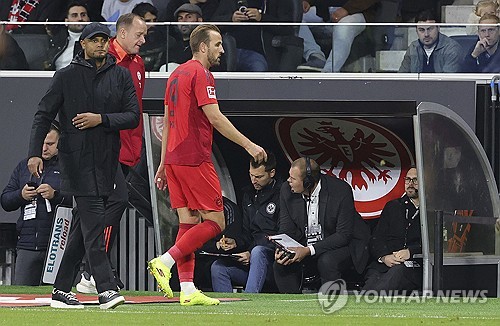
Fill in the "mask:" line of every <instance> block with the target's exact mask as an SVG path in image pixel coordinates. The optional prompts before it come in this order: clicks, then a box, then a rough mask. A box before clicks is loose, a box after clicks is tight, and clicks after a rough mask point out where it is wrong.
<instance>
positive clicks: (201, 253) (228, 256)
mask: <svg viewBox="0 0 500 326" xmlns="http://www.w3.org/2000/svg"><path fill="white" fill-rule="evenodd" d="M199 254H200V255H205V256H212V257H220V258H231V259H236V260H238V259H240V258H241V257H240V256H238V255H237V254H225V253H215V252H207V251H200V252H199Z"/></svg>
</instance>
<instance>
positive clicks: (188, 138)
mask: <svg viewBox="0 0 500 326" xmlns="http://www.w3.org/2000/svg"><path fill="white" fill-rule="evenodd" d="M207 104H217V97H216V95H215V81H214V76H213V75H212V73H211V72H210V71H209V70H208V69H205V68H204V67H203V65H202V64H201V63H200V62H199V61H197V60H189V61H187V62H186V63H183V64H182V65H180V66H179V67H177V69H175V70H174V72H172V74H171V75H170V78H169V79H168V82H167V89H166V92H165V105H167V106H168V111H169V112H168V122H169V132H168V140H167V153H166V155H165V164H175V165H190V166H198V165H200V164H201V163H202V162H212V159H211V155H212V134H213V127H212V124H211V123H210V121H208V118H207V116H206V115H205V113H204V112H203V110H202V106H204V105H207Z"/></svg>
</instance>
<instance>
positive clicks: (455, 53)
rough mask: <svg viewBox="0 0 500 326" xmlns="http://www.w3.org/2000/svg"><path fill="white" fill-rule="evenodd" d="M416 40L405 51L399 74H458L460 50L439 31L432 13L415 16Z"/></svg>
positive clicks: (456, 44)
mask: <svg viewBox="0 0 500 326" xmlns="http://www.w3.org/2000/svg"><path fill="white" fill-rule="evenodd" d="M415 22H416V23H417V24H418V25H417V27H416V29H417V35H418V40H416V41H413V42H412V43H411V44H410V46H409V47H408V50H406V53H405V56H404V58H403V61H402V62H401V66H400V67H399V72H413V73H421V72H436V73H452V72H459V71H460V65H461V63H462V54H461V53H462V48H461V46H460V44H458V42H457V41H455V40H453V39H451V38H449V37H448V36H446V35H444V34H442V33H441V32H440V31H439V26H436V25H433V24H435V23H436V19H435V16H434V13H433V12H431V11H427V10H426V11H423V12H421V13H419V14H418V15H417V17H416V18H415Z"/></svg>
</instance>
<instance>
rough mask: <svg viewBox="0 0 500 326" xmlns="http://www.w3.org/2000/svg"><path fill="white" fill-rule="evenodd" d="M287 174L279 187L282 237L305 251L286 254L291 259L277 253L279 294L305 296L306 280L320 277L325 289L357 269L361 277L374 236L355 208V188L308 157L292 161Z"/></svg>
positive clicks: (276, 271)
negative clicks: (285, 237) (344, 273)
mask: <svg viewBox="0 0 500 326" xmlns="http://www.w3.org/2000/svg"><path fill="white" fill-rule="evenodd" d="M289 174H290V176H289V178H288V180H287V181H288V182H285V183H283V185H282V186H281V193H280V223H279V233H285V234H287V235H288V236H289V237H291V238H293V239H294V240H295V241H297V242H299V243H300V244H301V245H303V247H290V248H288V250H290V251H292V252H294V255H293V256H290V255H287V254H286V252H285V251H284V250H281V249H276V252H275V260H276V261H275V263H274V279H275V281H276V285H277V286H278V289H279V291H280V292H281V293H301V292H302V289H303V286H304V282H303V280H304V277H305V276H306V275H307V276H315V275H319V277H320V279H321V284H324V283H326V282H328V281H335V280H337V279H339V278H341V276H342V272H345V271H347V270H349V269H351V268H352V267H353V266H354V267H355V269H356V271H357V272H358V273H362V272H363V270H364V267H365V265H366V261H367V260H368V252H367V251H366V250H365V247H366V244H367V243H368V240H369V237H370V235H369V233H370V231H369V228H368V225H367V224H366V223H365V222H364V221H363V220H362V219H361V216H360V215H359V214H358V213H357V212H356V210H355V208H354V198H353V194H352V189H351V186H349V184H347V183H346V182H345V181H343V180H340V179H338V178H336V177H332V176H329V175H323V174H321V173H320V167H319V165H318V164H317V163H316V161H314V160H313V159H311V158H309V157H301V158H299V159H297V160H295V161H293V162H292V165H291V167H290V171H289Z"/></svg>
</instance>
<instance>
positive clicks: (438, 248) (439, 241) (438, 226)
mask: <svg viewBox="0 0 500 326" xmlns="http://www.w3.org/2000/svg"><path fill="white" fill-rule="evenodd" d="M432 280H433V282H432V283H433V284H432V290H433V292H434V295H437V293H438V291H439V290H442V289H443V211H436V220H435V221H434V276H433V278H432Z"/></svg>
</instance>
